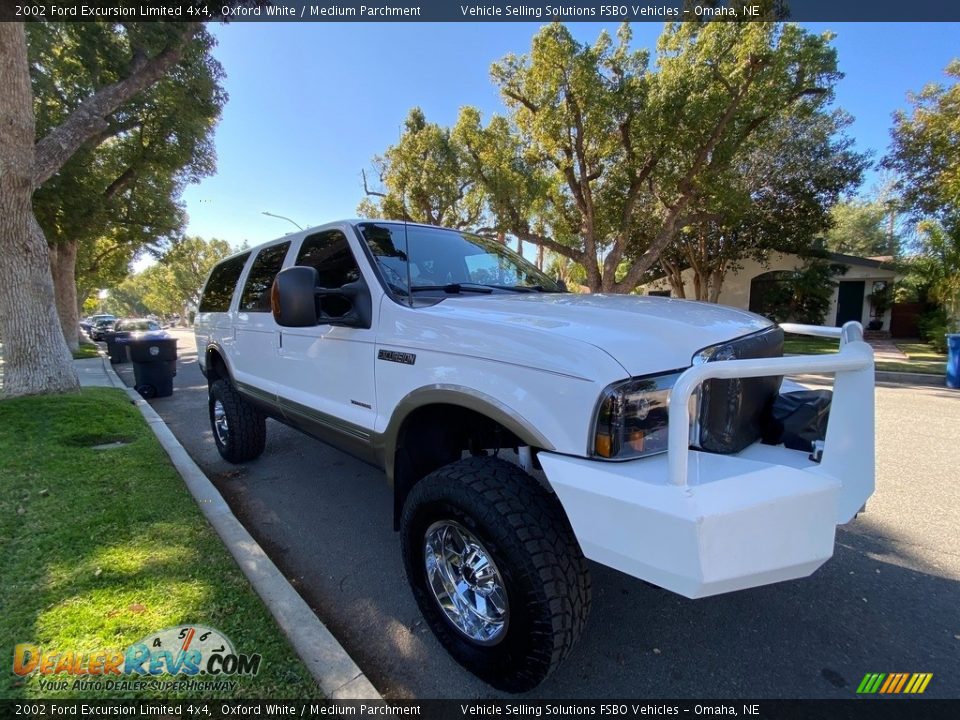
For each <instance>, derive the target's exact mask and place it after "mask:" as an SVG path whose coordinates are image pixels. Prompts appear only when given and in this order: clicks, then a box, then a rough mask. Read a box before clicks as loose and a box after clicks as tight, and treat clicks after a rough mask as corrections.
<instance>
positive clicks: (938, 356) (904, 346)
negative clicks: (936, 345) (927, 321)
mask: <svg viewBox="0 0 960 720" xmlns="http://www.w3.org/2000/svg"><path fill="white" fill-rule="evenodd" d="M897 347H898V348H900V350H901V352H903V354H904V355H906V356H907V357H908V358H910V360H909V361H908V362H878V363H877V369H879V370H892V371H894V372H918V373H930V374H931V375H946V374H947V356H946V355H945V354H944V353H939V352H937V351H936V350H934V349H933V348H932V347H930V346H929V345H927V343H922V342H898V343H897Z"/></svg>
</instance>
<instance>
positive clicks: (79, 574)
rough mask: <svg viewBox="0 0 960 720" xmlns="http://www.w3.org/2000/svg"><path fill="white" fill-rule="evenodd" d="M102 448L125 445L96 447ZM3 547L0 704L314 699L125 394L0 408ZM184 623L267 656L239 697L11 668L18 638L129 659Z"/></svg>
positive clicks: (106, 392)
mask: <svg viewBox="0 0 960 720" xmlns="http://www.w3.org/2000/svg"><path fill="white" fill-rule="evenodd" d="M107 443H114V444H117V443H126V444H123V445H121V446H114V447H112V448H110V449H99V450H98V449H94V448H93V446H95V445H103V444H107ZM0 547H3V563H2V564H0V608H3V610H2V612H0V648H2V651H3V654H4V655H5V656H6V658H7V660H6V661H5V662H6V663H7V669H6V670H5V671H4V673H3V674H2V677H3V679H2V680H0V698H40V697H45V698H77V697H84V698H86V697H132V696H135V697H138V698H140V697H176V696H177V695H180V696H187V697H197V696H198V695H202V696H205V697H231V698H241V697H249V698H270V697H283V698H302V697H316V696H317V695H318V694H319V690H318V689H317V687H316V685H315V684H314V682H313V680H312V679H311V678H310V675H309V674H308V672H307V670H306V668H305V667H304V666H303V665H302V664H301V663H300V661H299V659H298V658H297V657H296V655H295V654H294V652H293V650H292V649H291V647H290V646H289V645H288V643H287V642H286V640H285V638H284V637H283V635H282V634H281V632H280V630H279V628H278V627H277V626H276V625H275V624H274V621H273V619H272V618H271V616H270V615H269V613H268V611H267V609H266V608H265V606H264V605H263V603H262V602H261V601H260V599H259V597H258V596H257V595H256V593H255V592H254V591H253V589H252V588H251V587H250V585H249V584H248V583H247V580H246V579H245V578H244V576H243V574H242V573H241V572H240V570H239V569H238V568H237V566H236V564H235V563H234V561H233V559H232V558H231V556H230V555H229V554H228V552H227V550H226V548H225V547H224V546H223V545H222V543H221V542H220V539H219V538H218V537H217V536H216V534H215V533H214V531H213V530H212V529H211V527H210V526H209V525H208V524H207V522H206V520H205V519H204V517H203V516H202V515H201V513H200V511H199V509H198V508H197V506H196V504H195V502H194V500H193V498H192V497H191V496H190V494H189V493H188V491H187V490H186V488H185V486H184V485H183V481H182V479H181V478H180V476H179V475H178V474H177V472H176V471H175V470H174V468H173V466H172V465H171V464H170V462H169V460H168V459H167V456H166V454H165V453H164V451H163V449H162V448H161V447H160V445H159V443H158V442H157V440H156V438H155V437H154V435H153V433H152V432H151V430H150V429H149V428H148V426H147V424H146V422H145V421H144V420H143V417H142V416H141V415H140V413H139V411H138V410H137V409H136V407H135V406H134V405H132V404H131V403H130V400H129V398H128V397H127V396H126V395H125V394H124V393H123V392H122V391H119V390H113V389H109V388H85V389H84V390H83V391H82V392H80V393H77V394H72V395H61V396H53V397H32V398H18V399H13V400H4V401H0ZM186 624H190V625H194V624H197V625H205V626H208V627H211V628H214V629H216V630H219V631H220V632H222V633H223V634H224V635H225V636H226V637H227V638H229V639H230V640H232V642H233V646H234V648H235V649H236V651H237V652H238V653H246V654H253V653H259V654H261V655H262V661H261V663H260V670H259V673H258V674H257V675H256V676H254V677H236V676H234V677H233V678H231V679H233V680H234V681H235V682H236V687H235V689H233V690H224V691H220V692H209V691H207V692H203V693H197V692H195V691H194V692H190V691H187V692H180V693H171V692H168V691H156V690H152V691H150V690H148V691H146V692H137V693H123V692H117V691H100V692H96V691H89V690H88V691H83V692H81V691H76V690H73V689H72V684H73V680H74V678H75V676H70V675H65V674H61V675H59V676H48V677H47V678H46V679H58V680H64V679H67V680H69V685H70V686H71V687H70V689H68V690H66V691H61V692H56V691H52V690H45V689H43V688H41V686H40V678H39V677H38V674H37V673H34V674H32V675H27V676H26V677H25V678H23V677H19V676H18V675H15V674H14V673H12V672H11V671H10V669H11V666H10V664H9V663H10V662H11V657H12V651H13V649H14V646H15V645H16V644H18V643H32V644H35V645H37V646H40V647H42V648H43V649H44V650H50V651H53V652H61V653H66V652H68V651H75V652H90V651H103V650H111V651H119V652H123V651H124V650H125V649H126V648H127V647H128V646H130V645H131V644H133V643H135V642H136V641H138V640H140V639H142V638H143V637H145V636H146V635H148V634H151V633H154V632H156V631H159V630H162V629H164V628H169V627H173V626H177V625H186ZM111 677H113V678H115V679H117V680H125V679H128V678H127V677H126V676H121V675H114V676H111ZM164 678H165V679H166V680H171V679H173V678H170V677H168V676H163V677H162V678H161V679H164ZM176 679H179V680H183V679H186V678H185V676H182V675H181V676H177V678H176ZM198 679H204V678H202V677H201V678H198ZM217 679H223V676H219V677H218V678H217Z"/></svg>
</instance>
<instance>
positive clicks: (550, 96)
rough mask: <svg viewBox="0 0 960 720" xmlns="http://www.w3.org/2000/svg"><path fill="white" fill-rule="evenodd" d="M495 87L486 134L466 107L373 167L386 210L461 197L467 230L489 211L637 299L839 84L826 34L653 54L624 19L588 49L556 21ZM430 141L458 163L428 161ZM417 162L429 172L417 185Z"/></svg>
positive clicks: (421, 215)
mask: <svg viewBox="0 0 960 720" xmlns="http://www.w3.org/2000/svg"><path fill="white" fill-rule="evenodd" d="M491 78H492V80H493V82H494V84H495V85H496V86H497V88H498V89H499V90H500V95H501V98H502V99H503V103H504V106H505V107H506V110H507V113H506V114H505V115H494V116H493V117H491V118H490V119H489V121H488V123H487V125H486V126H484V125H483V122H482V119H481V117H480V113H479V112H478V111H477V110H476V109H474V108H463V109H461V112H460V116H459V118H458V120H457V123H456V125H455V126H454V128H453V130H452V132H451V133H449V134H446V133H445V132H444V131H443V129H442V128H439V127H436V126H428V125H426V124H422V125H418V126H417V129H416V130H415V131H414V130H412V129H411V127H410V125H409V123H408V128H407V131H406V132H405V133H404V137H403V138H402V139H401V142H400V144H398V145H397V146H394V147H392V148H390V149H389V150H388V151H387V153H386V154H385V155H384V156H382V157H378V158H376V159H375V161H374V162H375V165H377V166H378V168H379V169H380V174H381V177H382V178H383V180H384V185H385V186H386V188H387V189H386V191H385V192H383V193H382V194H381V195H379V196H378V197H380V198H381V200H380V201H379V203H378V205H379V209H381V210H386V211H391V212H394V213H396V215H395V216H400V217H404V216H411V217H414V218H416V219H425V220H427V221H428V222H435V221H437V219H438V218H439V217H440V216H439V215H438V214H437V213H436V212H434V213H432V214H429V213H426V212H423V211H418V212H416V213H414V212H413V210H412V208H413V207H414V203H413V202H412V199H413V198H414V197H415V194H414V193H413V192H412V188H417V189H418V191H419V192H420V194H421V196H424V197H429V198H433V201H432V202H431V203H427V204H425V205H424V207H431V208H436V207H440V206H441V203H439V201H438V200H439V198H443V197H446V196H448V195H449V190H448V188H459V189H462V192H463V193H464V196H463V197H464V199H466V198H469V200H470V202H469V203H468V207H469V210H470V212H469V213H464V212H463V211H462V210H461V212H460V213H459V214H457V215H456V218H457V220H458V221H462V220H464V219H470V220H473V219H474V217H477V218H480V217H482V219H483V224H484V225H486V226H487V227H488V228H490V229H492V230H495V231H497V232H499V233H501V234H511V235H514V236H515V237H517V238H519V239H521V240H526V241H529V242H534V243H536V244H538V245H540V246H542V247H544V248H546V249H549V250H551V251H553V252H554V253H556V254H558V255H561V256H563V257H566V258H569V259H571V260H573V261H574V262H576V263H578V264H579V265H581V266H582V267H583V269H584V271H585V281H586V284H587V285H588V286H589V287H590V289H591V290H594V291H597V290H604V291H608V292H630V291H632V290H633V289H634V288H635V287H636V286H637V284H638V283H639V282H640V281H641V280H642V279H643V278H644V275H645V273H646V272H647V271H648V270H649V269H650V268H651V267H652V266H653V265H654V263H655V262H656V261H657V259H658V257H659V256H660V255H661V254H662V253H664V252H665V251H666V250H667V249H668V248H669V247H670V246H671V245H672V244H674V243H676V242H677V241H678V238H679V237H680V236H681V234H682V233H681V232H680V228H681V227H684V226H687V225H689V223H691V222H695V221H696V218H697V217H701V216H702V215H703V212H702V211H703V210H704V208H709V209H710V212H711V213H712V212H715V211H716V210H717V209H718V208H723V209H724V211H725V212H727V213H731V212H732V213H738V214H739V215H743V214H744V213H746V212H748V210H749V209H750V206H751V205H752V204H753V203H754V202H755V200H754V194H753V192H754V190H755V186H754V185H751V184H750V183H749V182H745V181H744V179H745V178H744V173H745V172H746V171H747V170H746V169H747V168H748V167H750V165H751V163H753V160H752V158H754V157H755V155H756V154H758V153H767V154H772V155H773V156H776V155H778V154H779V155H783V154H785V153H784V146H783V145H778V144H776V143H773V142H770V140H769V138H768V137H767V136H766V135H765V133H767V132H768V131H769V129H770V128H772V127H776V126H777V125H778V124H781V125H782V124H783V123H785V122H786V121H787V119H790V118H794V119H799V120H802V119H807V120H810V121H811V122H812V120H811V119H812V118H817V117H819V116H820V114H821V112H822V108H823V107H824V105H825V103H826V102H828V101H829V100H830V98H831V96H832V89H833V84H834V83H835V82H836V80H837V79H838V78H839V74H838V73H837V70H836V56H835V52H834V50H833V49H832V48H831V47H830V36H829V35H813V34H810V33H808V32H806V31H804V30H802V29H801V28H799V27H797V26H793V25H784V24H780V23H761V22H750V23H731V22H703V23H692V22H691V23H673V24H667V25H666V26H665V29H664V32H663V34H662V35H661V37H660V39H659V42H658V44H657V49H656V53H655V56H653V58H651V54H650V52H648V51H647V50H643V49H636V48H633V47H631V33H630V28H629V26H628V25H623V26H621V28H620V29H619V31H618V32H617V36H616V38H615V39H614V38H611V37H610V36H609V35H608V34H607V33H606V32H603V33H601V34H600V36H599V37H598V38H597V40H596V41H595V42H594V43H593V44H586V43H581V42H579V41H577V40H576V39H575V38H574V37H573V36H572V35H571V33H570V32H569V30H568V29H567V28H566V27H564V26H563V25H561V24H559V23H553V24H550V25H546V26H544V27H543V28H541V29H540V30H539V31H538V32H537V34H536V35H534V37H533V39H532V42H531V46H530V51H529V53H527V54H525V55H513V54H511V55H508V56H506V57H505V58H503V59H502V60H501V61H499V62H497V63H494V65H493V67H492V68H491ZM417 112H418V111H417ZM420 118H421V120H422V115H421V116H420ZM421 135H423V136H425V137H429V138H430V141H429V143H427V147H429V148H432V149H433V150H432V152H433V153H436V154H438V155H440V156H441V157H444V158H453V160H451V161H450V162H445V163H432V164H431V163H430V162H429V161H430V160H431V158H432V157H433V154H431V153H425V152H424V151H423V149H422V143H421V142H420V140H419V138H420V136H421ZM777 137H778V138H779V139H780V140H782V142H783V143H789V142H791V139H790V138H789V137H785V136H783V135H778V136H777ZM828 155H829V153H828ZM411 158H415V159H416V160H417V165H416V166H417V167H419V168H425V167H427V166H430V167H432V168H433V171H432V172H423V173H420V174H418V175H416V176H415V178H414V176H412V175H411V173H409V172H408V170H407V166H408V164H409V163H410V162H411ZM838 158H839V153H838V154H837V155H836V156H835V157H834V159H838ZM838 161H844V162H845V161H846V158H843V159H840V160H838ZM454 178H456V180H454ZM414 179H415V181H414ZM831 187H832V186H831ZM814 194H816V191H815V192H814ZM818 197H819V196H818ZM400 200H403V202H402V203H401V202H400ZM442 205H443V206H444V207H448V206H449V205H450V203H449V202H448V203H445V204H442ZM714 224H715V223H714ZM727 240H730V237H729V236H728V237H727Z"/></svg>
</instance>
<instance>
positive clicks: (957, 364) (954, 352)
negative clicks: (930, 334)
mask: <svg viewBox="0 0 960 720" xmlns="http://www.w3.org/2000/svg"><path fill="white" fill-rule="evenodd" d="M947 387H948V388H960V333H951V334H948V335H947Z"/></svg>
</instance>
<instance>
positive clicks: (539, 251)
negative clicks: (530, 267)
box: [537, 245, 543, 272]
mask: <svg viewBox="0 0 960 720" xmlns="http://www.w3.org/2000/svg"><path fill="white" fill-rule="evenodd" d="M537 269H538V270H540V271H541V272H542V271H543V245H537Z"/></svg>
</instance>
